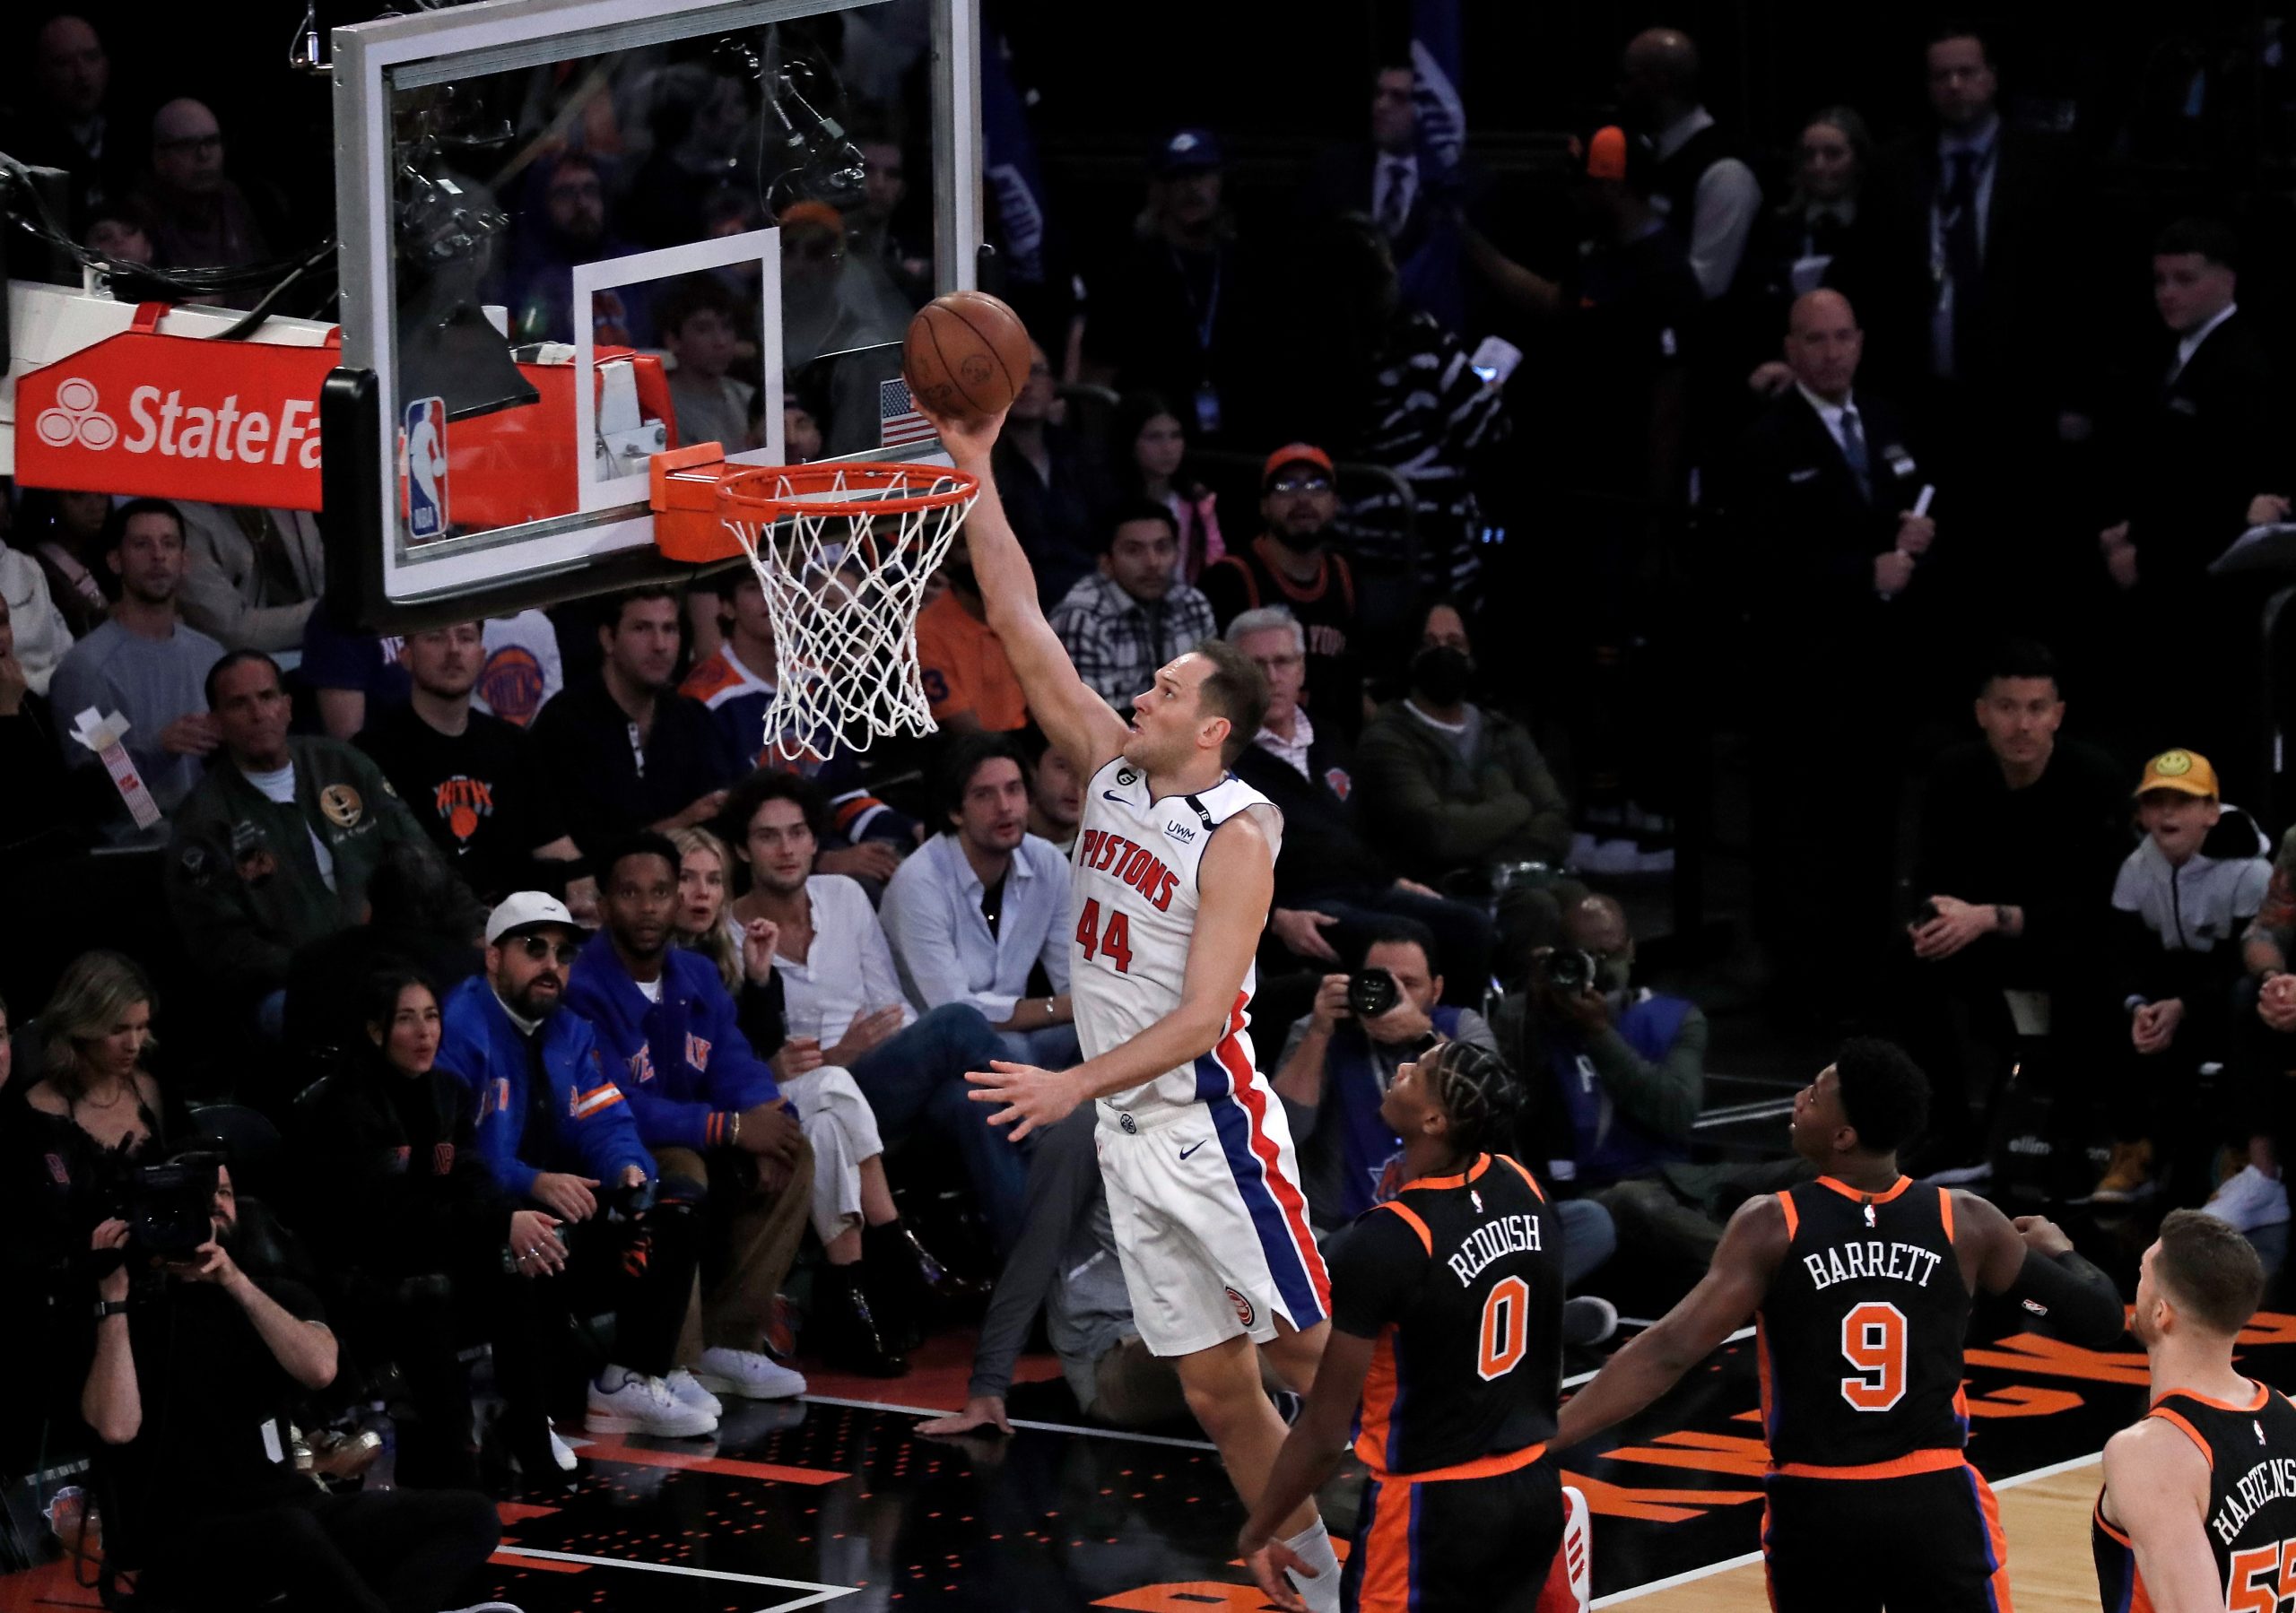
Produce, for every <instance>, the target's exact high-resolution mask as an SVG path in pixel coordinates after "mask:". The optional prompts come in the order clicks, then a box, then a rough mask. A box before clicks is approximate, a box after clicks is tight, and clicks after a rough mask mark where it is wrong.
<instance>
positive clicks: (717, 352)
mask: <svg viewBox="0 0 2296 1613" xmlns="http://www.w3.org/2000/svg"><path fill="white" fill-rule="evenodd" d="M655 323H656V325H657V327H658V329H659V331H660V334H661V338H662V344H663V345H664V346H665V347H666V348H668V349H669V350H670V357H671V358H672V359H674V360H676V363H675V367H674V368H673V369H671V371H670V402H671V403H672V404H673V405H674V406H675V408H676V410H677V414H678V446H680V447H692V446H693V445H694V444H696V443H703V442H714V443H716V444H718V446H719V447H723V448H725V449H726V451H727V452H729V453H733V452H738V451H739V450H740V449H741V448H742V447H744V445H745V443H746V441H747V438H748V436H749V418H750V400H751V399H752V397H754V396H756V395H757V388H756V387H754V386H751V385H750V384H749V383H748V382H746V381H741V380H736V379H735V378H734V377H732V376H731V375H729V374H727V373H726V372H727V371H728V370H730V369H733V367H734V360H735V358H736V357H737V356H738V351H739V344H740V341H739V339H740V332H739V330H738V328H737V319H736V316H735V308H734V298H733V293H732V292H730V291H726V288H725V287H724V286H722V285H720V284H719V283H718V282H717V281H715V280H712V279H710V278H709V276H708V275H706V274H696V275H693V276H691V277H690V278H688V279H686V280H685V281H683V282H680V284H679V285H678V287H677V289H676V290H675V291H672V292H671V293H670V295H669V296H668V297H666V298H665V299H663V301H662V305H661V307H660V308H659V309H658V310H657V312H656V315H655Z"/></svg>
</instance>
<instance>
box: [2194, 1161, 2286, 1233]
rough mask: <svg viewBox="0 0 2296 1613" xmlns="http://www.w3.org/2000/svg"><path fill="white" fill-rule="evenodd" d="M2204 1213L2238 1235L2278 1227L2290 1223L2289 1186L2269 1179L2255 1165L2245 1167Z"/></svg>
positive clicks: (2229, 1179)
mask: <svg viewBox="0 0 2296 1613" xmlns="http://www.w3.org/2000/svg"><path fill="white" fill-rule="evenodd" d="M2200 1213H2201V1214H2203V1215H2211V1216H2214V1217H2215V1218H2217V1219H2218V1220H2220V1221H2225V1222H2229V1223H2230V1224H2231V1227H2232V1228H2233V1230H2234V1231H2236V1232H2254V1231H2256V1230H2257V1228H2259V1227H2277V1226H2279V1225H2280V1224H2281V1223H2282V1222H2283V1221H2285V1220H2286V1219H2288V1184H2286V1183H2284V1182H2283V1181H2282V1180H2281V1179H2280V1178H2279V1177H2277V1176H2267V1175H2265V1174H2264V1173H2263V1172H2262V1171H2260V1170H2258V1169H2257V1167H2256V1166H2253V1165H2244V1166H2241V1167H2240V1168H2239V1171H2238V1172H2236V1173H2235V1174H2233V1175H2230V1176H2227V1177H2225V1178H2224V1182H2223V1184H2222V1186H2220V1187H2219V1188H2217V1190H2216V1192H2215V1193H2214V1194H2213V1196H2212V1197H2211V1198H2210V1199H2209V1201H2208V1202H2207V1203H2205V1204H2204V1205H2202V1206H2201V1207H2200Z"/></svg>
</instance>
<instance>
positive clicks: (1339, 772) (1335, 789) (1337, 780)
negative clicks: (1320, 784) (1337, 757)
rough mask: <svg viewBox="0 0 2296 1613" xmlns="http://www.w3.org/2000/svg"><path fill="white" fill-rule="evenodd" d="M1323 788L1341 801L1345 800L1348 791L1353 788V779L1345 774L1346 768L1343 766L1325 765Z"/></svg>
mask: <svg viewBox="0 0 2296 1613" xmlns="http://www.w3.org/2000/svg"><path fill="white" fill-rule="evenodd" d="M1324 788H1325V789H1326V790H1329V791H1330V792H1331V793H1333V794H1335V795H1336V796H1338V797H1339V798H1340V799H1341V800H1342V801H1345V800H1346V799H1347V796H1348V793H1349V792H1350V791H1352V790H1353V789H1354V788H1355V781H1354V780H1353V779H1352V778H1350V777H1349V776H1347V769H1346V768H1344V767H1326V768H1325V769H1324Z"/></svg>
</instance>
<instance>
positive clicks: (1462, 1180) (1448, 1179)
mask: <svg viewBox="0 0 2296 1613" xmlns="http://www.w3.org/2000/svg"><path fill="white" fill-rule="evenodd" d="M1500 1158H1506V1156H1505V1155H1503V1154H1502V1155H1500ZM1490 1168H1491V1156H1490V1155H1488V1154H1477V1155H1476V1156H1475V1157H1474V1164H1473V1165H1471V1166H1467V1169H1466V1174H1465V1175H1461V1176H1421V1177H1418V1178H1417V1179H1415V1180H1413V1181H1410V1182H1406V1183H1405V1184H1403V1185H1402V1186H1401V1187H1398V1188H1396V1192H1399V1193H1407V1192H1411V1191H1412V1190H1413V1189H1414V1188H1420V1187H1435V1188H1441V1187H1464V1186H1465V1185H1466V1184H1468V1183H1470V1182H1472V1181H1474V1180H1475V1178H1477V1177H1478V1176H1480V1175H1483V1172H1485V1171H1487V1170H1489V1169H1490ZM1516 1168H1517V1169H1518V1170H1519V1169H1521V1168H1522V1167H1521V1166H1516Z"/></svg>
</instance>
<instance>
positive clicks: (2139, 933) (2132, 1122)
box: [2092, 750, 2288, 1231]
mask: <svg viewBox="0 0 2296 1613" xmlns="http://www.w3.org/2000/svg"><path fill="white" fill-rule="evenodd" d="M2136 820H2137V824H2138V827H2140V828H2142V829H2143V830H2144V839H2143V840H2142V841H2141V842H2139V844H2138V845H2137V847H2136V849H2135V851H2133V852H2131V853H2129V854H2128V856H2127V857H2126V860H2124V861H2123V862H2122V863H2121V865H2120V873H2119V876H2118V878H2117V879H2116V880H2114V881H2113V940H2114V954H2115V956H2114V960H2113V963H2114V968H2113V985H2114V995H2115V996H2116V998H2117V999H2118V1001H2119V1002H2120V1004H2121V1006H2122V1009H2123V1010H2124V1011H2125V1012H2126V1015H2127V1017H2128V1034H2127V1038H2126V1042H2125V1044H2124V1045H2123V1046H2122V1047H2121V1048H2120V1049H2118V1054H2119V1056H2118V1058H2117V1059H2115V1060H2114V1062H2113V1063H2112V1065H2110V1066H2109V1068H2110V1069H2111V1070H2112V1071H2113V1072H2114V1074H2115V1075H2117V1076H2118V1080H2112V1081H2111V1082H2110V1083H2109V1085H2108V1086H2107V1087H2106V1088H2105V1094H2104V1096H2105V1106H2104V1108H2105V1116H2106V1119H2107V1122H2108V1123H2109V1126H2110V1128H2111V1130H2112V1134H2113V1138H2114V1143H2113V1154H2112V1159H2111V1162H2110V1163H2109V1165H2107V1166H2106V1167H2105V1174H2104V1175H2103V1177H2102V1178H2101V1179H2100V1181H2099V1182H2098V1184H2097V1187H2096V1191H2095V1192H2094V1193H2093V1194H2092V1198H2093V1199H2094V1201H2096V1202H2099V1203H2105V1204H2126V1203H2127V1202H2129V1201H2131V1200H2133V1199H2136V1198H2140V1197H2144V1196H2147V1195H2149V1194H2150V1193H2151V1192H2153V1191H2154V1189H2155V1188H2156V1187H2157V1186H2158V1185H2159V1184H2160V1182H2161V1179H2162V1178H2163V1177H2170V1178H2173V1177H2175V1176H2177V1175H2179V1174H2182V1175H2185V1176H2186V1179H2187V1181H2188V1180H2189V1176H2190V1174H2191V1173H2192V1171H2193V1169H2194V1167H2196V1166H2203V1162H2204V1161H2208V1162H2210V1163H2213V1161H2212V1160H2210V1153H2211V1152H2212V1151H2213V1150H2211V1149H2209V1148H2208V1147H2207V1146H2206V1145H2208V1144H2213V1143H2214V1142H2216V1141H2217V1140H2219V1139H2218V1138H2217V1136H2216V1133H2217V1132H2220V1131H2222V1130H2223V1129H2224V1125H2223V1120H2224V1117H2223V1116H2222V1114H2217V1113H2214V1112H2213V1111H2214V1110H2215V1108H2216V1106H2215V1105H2213V1104H2205V1103H2201V1102H2196V1095H2198V1094H2199V1093H2200V1092H2201V1091H2202V1089H2203V1088H2202V1082H2203V1079H2204V1078H2205V1077H2208V1076H2212V1075H2213V1074H2215V1073H2216V1071H2214V1070H2213V1069H2212V1068H2211V1066H2221V1065H2222V1063H2223V1062H2225V1061H2226V1060H2227V1059H2228V1058H2229V1057H2230V1056H2231V1044H2232V1019H2231V1012H2232V1006H2233V991H2234V988H2235V987H2236V986H2237V985H2238V984H2239V979H2240V976H2241V974H2242V972H2243V971H2242V967H2241V961H2242V960H2241V956H2240V939H2241V937H2242V936H2243V935H2245V934H2246V933H2247V932H2248V926H2249V924H2251V923H2252V922H2253V921H2254V920H2255V918H2256V916H2257V913H2258V912H2259V911H2260V910H2261V909H2262V908H2263V906H2264V898H2265V892H2266V887H2267V886H2269V885H2270V883H2271V880H2272V864H2271V863H2270V862H2268V861H2267V860H2266V853H2267V852H2268V851H2269V850H2270V849H2271V843H2270V842H2269V841H2267V840H2266V838H2265V837H2264V835H2263V833H2262V831H2260V830H2259V829H2258V828H2257V826H2256V821H2255V820H2253V819H2251V818H2250V817H2249V816H2248V814H2247V813H2246V812H2244V811H2240V810H2239V808H2238V807H2228V806H2226V805H2224V803H2223V802H2222V800H2221V799H2220V796H2219V789H2218V785H2217V781H2216V769H2215V768H2214V767H2211V766H2210V765H2209V761H2208V759H2207V758H2206V757H2205V756H2203V755H2201V754H2200V753H2199V752H2198V751H2196V750H2164V751H2162V752H2161V754H2160V755H2158V756H2156V757H2154V758H2153V759H2152V760H2151V761H2149V762H2146V763H2145V764H2144V776H2143V777H2141V778H2140V779H2138V780H2137V785H2136ZM2239 1118H2240V1119H2242V1120H2245V1119H2247V1118H2248V1117H2247V1116H2245V1115H2241V1116H2239ZM2224 1140H2226V1141H2229V1142H2230V1143H2231V1144H2232V1145H2234V1146H2236V1147H2237V1148H2238V1149H2239V1152H2240V1157H2241V1158H2242V1159H2243V1161H2245V1159H2246V1157H2247V1151H2248V1141H2249V1138H2248V1134H2247V1132H2245V1130H2243V1132H2242V1133H2241V1135H2239V1136H2238V1137H2233V1138H2229V1139H2224ZM2196 1143H2198V1144H2201V1145H2203V1146H2202V1149H2201V1150H2200V1151H2199V1153H2198V1154H2197V1157H2196V1151H2195V1144H2196ZM2204 1168H2205V1166H2204ZM2240 1187H2241V1191H2240V1193H2239V1202H2237V1203H2224V1204H2221V1205H2220V1206H2219V1210H2220V1212H2221V1213H2222V1216H2223V1218H2224V1219H2226V1220H2230V1221H2231V1222H2232V1224H2233V1225H2234V1226H2236V1227H2240V1228H2241V1229H2242V1230H2243V1231H2245V1230H2247V1229H2248V1227H2261V1226H2265V1225H2267V1224H2269V1223H2271V1222H2274V1221H2284V1220H2286V1219H2287V1218H2288V1194H2287V1190H2286V1189H2285V1188H2283V1187H2281V1186H2280V1184H2279V1183H2278V1182H2276V1181H2270V1180H2266V1179H2261V1178H2256V1179H2251V1180H2249V1181H2248V1182H2243V1183H2242V1184H2240ZM2275 1190H2276V1191H2275ZM2183 1196H2185V1197H2187V1198H2190V1197H2196V1196H2197V1195H2196V1194H2193V1193H2190V1192H2185V1193H2184V1195H2183Z"/></svg>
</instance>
